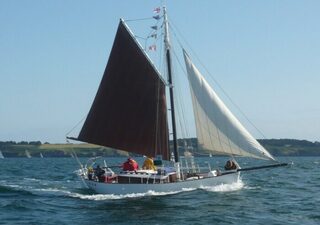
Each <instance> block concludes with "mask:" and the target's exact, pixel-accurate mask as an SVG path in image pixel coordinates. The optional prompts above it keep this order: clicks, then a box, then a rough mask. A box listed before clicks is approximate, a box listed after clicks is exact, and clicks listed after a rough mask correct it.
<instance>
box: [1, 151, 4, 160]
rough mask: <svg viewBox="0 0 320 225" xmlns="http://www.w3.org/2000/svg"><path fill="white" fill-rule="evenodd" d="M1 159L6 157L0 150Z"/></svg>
mask: <svg viewBox="0 0 320 225" xmlns="http://www.w3.org/2000/svg"><path fill="white" fill-rule="evenodd" d="M0 159H4V155H3V154H2V151H1V150H0Z"/></svg>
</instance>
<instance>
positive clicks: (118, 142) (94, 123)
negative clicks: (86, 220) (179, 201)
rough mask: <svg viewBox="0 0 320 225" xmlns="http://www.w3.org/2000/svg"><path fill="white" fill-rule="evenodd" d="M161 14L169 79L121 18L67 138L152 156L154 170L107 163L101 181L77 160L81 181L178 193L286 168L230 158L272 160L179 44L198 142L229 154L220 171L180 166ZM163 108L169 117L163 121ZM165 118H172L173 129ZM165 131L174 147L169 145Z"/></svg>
mask: <svg viewBox="0 0 320 225" xmlns="http://www.w3.org/2000/svg"><path fill="white" fill-rule="evenodd" d="M162 18H163V26H162V27H163V28H164V44H165V56H166V57H165V58H166V65H167V74H168V81H165V80H164V79H163V78H162V76H161V74H160V72H159V71H158V70H157V69H156V67H155V66H154V64H153V63H152V61H151V59H150V58H149V56H148V55H147V53H146V52H145V50H144V49H143V48H142V47H141V45H140V44H139V42H138V41H137V40H136V38H135V36H134V35H133V33H132V31H131V30H130V29H129V27H128V25H127V24H126V22H125V21H124V20H123V19H120V22H119V25H118V30H117V32H116V36H115V39H114V43H113V47H112V50H111V53H110V56H109V60H108V63H107V65H106V68H105V71H104V74H103V77H102V80H101V83H100V86H99V88H98V91H97V94H96V96H95V99H94V101H93V104H92V106H91V109H90V111H89V113H88V115H87V118H86V120H85V122H84V124H83V126H82V128H81V131H80V132H79V135H78V137H68V136H67V138H68V139H70V140H76V141H82V142H87V143H92V144H96V145H101V146H106V147H111V148H114V149H120V150H124V151H127V152H130V153H136V154H140V155H146V156H150V157H155V158H157V160H155V161H157V166H158V169H157V170H156V171H154V170H142V169H140V170H139V169H137V170H134V171H121V172H119V173H116V172H114V171H113V170H112V167H108V166H107V165H105V166H104V168H103V169H104V173H103V176H104V178H103V179H100V177H99V179H98V178H94V176H95V175H94V174H93V170H92V168H90V167H88V166H82V165H81V171H80V177H81V179H82V180H83V182H84V183H85V184H86V186H87V187H88V188H90V189H92V190H93V191H95V192H96V193H100V194H132V193H146V192H148V191H155V192H176V191H181V190H183V189H185V188H192V189H197V188H201V187H208V186H209V187H211V186H215V185H221V184H232V183H236V182H238V181H239V179H240V172H241V171H245V170H252V169H259V168H266V167H267V168H268V167H277V166H284V165H286V164H283V163H278V162H276V163H275V162H274V163H272V164H270V165H267V166H260V167H254V168H241V167H240V165H239V164H238V162H236V160H235V158H234V157H235V156H245V157H251V158H258V159H266V160H271V161H275V158H274V157H273V156H272V155H271V154H270V153H269V152H268V151H267V150H266V149H265V148H264V147H263V146H261V145H260V144H259V143H258V142H257V141H256V139H255V138H254V137H253V136H252V135H251V134H250V133H249V132H248V131H247V130H246V129H245V128H244V126H243V125H242V124H241V123H240V122H239V120H238V119H237V118H236V117H235V116H234V115H233V114H232V113H231V111H230V110H229V109H228V108H227V107H226V105H225V104H224V103H223V102H222V100H221V99H220V98H219V97H218V95H217V94H216V92H215V91H214V90H213V88H212V87H211V86H210V85H209V83H208V82H207V81H206V80H205V78H204V76H203V75H202V74H201V73H200V71H199V70H198V69H197V67H196V66H195V65H194V63H193V62H192V60H191V58H190V56H189V55H188V53H187V52H186V50H184V49H182V52H183V56H184V60H185V64H186V70H187V77H188V81H189V85H190V90H191V97H192V104H193V111H194V117H195V124H196V132H197V138H198V143H199V145H200V146H201V147H202V149H205V150H206V151H209V152H210V153H212V154H214V153H217V154H223V155H229V156H230V157H231V158H232V160H229V161H228V163H229V165H227V164H228V163H227V164H226V166H225V170H220V169H214V170H212V169H211V168H209V170H208V171H206V172H200V171H198V170H197V169H196V168H193V169H192V170H190V169H189V170H185V168H183V167H182V164H181V162H180V159H179V154H178V144H177V131H176V130H177V129H176V121H175V102H174V99H175V98H174V96H173V95H174V91H173V89H174V84H173V82H172V80H173V79H172V76H173V74H172V69H171V67H172V65H171V43H170V38H169V26H168V19H167V14H166V8H165V7H163V17H162ZM166 89H168V93H169V99H170V101H168V102H170V104H168V105H169V106H167V96H166ZM168 108H170V116H171V120H168V117H169V115H168V114H169V113H168V111H169V110H168ZM168 121H170V122H171V123H172V124H171V126H169V125H168V123H169V122H168ZM169 127H171V132H169ZM170 133H172V143H173V149H170V147H169V146H170V145H169V134H170ZM172 154H173V161H174V163H172V162H171V164H166V163H167V161H168V162H170V156H171V155H172ZM171 158H172V157H171ZM187 158H192V159H193V157H185V159H187ZM158 159H159V160H158ZM172 164H173V165H172ZM188 165H193V164H192V163H191V164H188Z"/></svg>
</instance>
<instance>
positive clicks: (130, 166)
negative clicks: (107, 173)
mask: <svg viewBox="0 0 320 225" xmlns="http://www.w3.org/2000/svg"><path fill="white" fill-rule="evenodd" d="M122 169H123V170H124V171H135V170H137V169H139V165H138V163H137V162H136V161H135V160H134V159H132V158H128V160H127V161H126V162H124V163H123V164H122Z"/></svg>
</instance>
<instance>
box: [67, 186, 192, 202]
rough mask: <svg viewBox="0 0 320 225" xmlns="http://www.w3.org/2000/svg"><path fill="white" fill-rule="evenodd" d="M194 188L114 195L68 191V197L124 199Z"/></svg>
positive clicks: (167, 193)
mask: <svg viewBox="0 0 320 225" xmlns="http://www.w3.org/2000/svg"><path fill="white" fill-rule="evenodd" d="M193 190H195V189H192V188H186V189H183V190H182V191H171V192H155V191H148V192H146V193H135V194H125V195H115V194H90V195H85V194H79V193H70V195H69V196H70V197H74V198H80V199H85V200H94V201H101V200H114V199H125V198H142V197H146V196H165V195H173V194H177V193H179V192H184V191H193Z"/></svg>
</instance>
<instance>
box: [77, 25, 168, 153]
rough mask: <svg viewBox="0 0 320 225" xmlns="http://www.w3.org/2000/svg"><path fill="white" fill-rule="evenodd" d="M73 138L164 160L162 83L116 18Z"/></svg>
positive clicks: (165, 123)
mask: <svg viewBox="0 0 320 225" xmlns="http://www.w3.org/2000/svg"><path fill="white" fill-rule="evenodd" d="M77 140H80V141H85V142H88V143H93V144H98V145H102V146H107V147H112V148H116V149H121V150H125V151H128V152H134V153H138V154H143V155H149V156H155V155H162V157H163V159H169V144H168V125H167V107H166V96H165V83H164V82H163V81H162V79H161V77H160V76H159V74H158V72H157V70H156V69H155V67H154V66H153V65H152V64H151V62H150V60H149V59H148V57H147V56H146V54H145V53H144V52H143V50H142V49H141V47H140V46H139V44H138V43H137V41H136V40H135V39H134V37H133V35H132V34H131V32H130V31H129V30H128V28H127V27H126V25H125V24H124V22H123V21H122V20H121V21H120V23H119V26H118V31H117V34H116V37H115V40H114V43H113V47H112V50H111V53H110V57H109V60H108V63H107V66H106V69H105V72H104V75H103V78H102V80H101V83H100V86H99V89H98V92H97V94H96V97H95V99H94V102H93V104H92V106H91V109H90V111H89V114H88V116H87V118H86V121H85V123H84V125H83V127H82V129H81V131H80V134H79V136H78V138H77Z"/></svg>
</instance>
